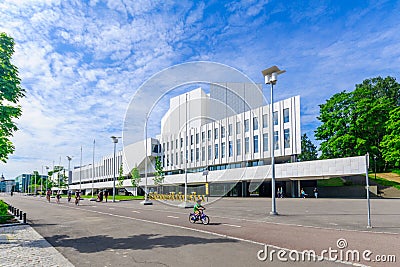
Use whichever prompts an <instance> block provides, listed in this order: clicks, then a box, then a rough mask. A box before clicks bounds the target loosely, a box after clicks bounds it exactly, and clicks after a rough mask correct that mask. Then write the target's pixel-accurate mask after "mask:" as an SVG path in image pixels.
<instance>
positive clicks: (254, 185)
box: [70, 84, 365, 196]
mask: <svg viewBox="0 0 400 267" xmlns="http://www.w3.org/2000/svg"><path fill="white" fill-rule="evenodd" d="M222 85H224V84H216V85H213V86H211V88H210V93H209V94H207V93H206V92H205V91H204V90H203V89H202V88H198V89H195V90H192V91H190V92H187V93H185V94H182V95H178V96H176V97H173V98H171V99H170V107H169V110H168V111H167V112H166V113H165V115H164V116H163V118H162V119H161V122H160V123H161V133H160V135H158V136H157V137H156V138H148V139H147V140H143V141H139V142H137V143H134V144H131V145H129V146H127V147H125V148H124V151H123V152H122V151H120V152H118V153H117V157H116V162H115V163H114V157H113V155H109V156H105V157H103V158H102V160H101V161H100V162H98V163H95V165H94V168H93V165H86V166H82V167H81V168H75V169H74V170H73V174H72V183H71V184H70V188H71V189H73V190H77V189H82V190H85V191H86V193H88V192H91V188H92V187H93V188H94V189H95V190H98V189H106V188H108V189H110V188H112V187H113V180H114V166H115V173H116V174H115V175H116V176H117V177H118V176H119V171H118V170H119V168H120V166H121V165H122V169H123V175H124V176H125V177H126V178H127V179H125V180H124V181H123V182H122V184H121V185H120V186H119V187H120V188H123V189H126V190H128V191H130V192H132V193H134V194H136V193H137V191H136V190H135V189H134V188H132V185H131V182H130V179H129V175H130V172H131V170H132V168H133V167H135V166H136V167H137V168H138V169H139V172H140V174H141V176H142V177H144V176H145V165H146V164H145V162H146V160H147V170H148V181H147V183H148V185H149V187H150V188H152V190H158V189H157V188H156V187H155V186H154V183H153V180H152V177H153V173H154V165H155V159H156V157H160V159H161V162H162V166H163V171H164V173H165V179H164V183H163V185H162V187H163V190H164V192H177V193H178V192H183V184H184V181H185V177H187V178H188V184H189V187H190V189H189V190H190V192H192V191H195V192H197V193H199V194H204V193H205V182H206V181H205V179H207V182H208V183H209V188H210V194H211V195H213V194H214V195H231V196H248V195H250V193H257V194H258V195H260V196H268V195H271V192H270V180H271V171H270V169H271V165H270V163H271V148H272V147H271V141H272V137H271V130H272V131H273V138H274V144H275V146H274V155H275V162H276V179H277V183H278V185H277V187H279V186H281V187H283V188H284V190H285V193H286V195H292V196H297V195H298V192H299V190H300V188H301V187H302V186H304V185H306V186H307V183H310V186H313V183H315V179H325V178H330V177H336V176H346V175H355V174H360V173H363V172H364V171H365V160H364V157H355V158H348V159H336V160H326V161H323V160H318V161H315V162H297V155H298V154H300V153H301V127H300V97H299V96H294V97H291V98H288V99H285V100H282V101H279V102H276V103H274V106H273V114H270V105H265V104H264V98H263V95H262V91H261V86H260V85H254V84H253V85H246V84H225V85H224V86H222ZM244 89H246V90H244ZM224 99H225V101H224ZM271 115H272V117H271ZM271 127H272V128H273V129H271ZM146 145H147V154H146ZM128 166H129V168H128ZM205 170H208V175H207V176H206V177H204V176H203V171H205ZM185 172H187V175H185ZM309 180H314V181H313V182H307V181H309ZM300 181H302V182H301V183H303V184H301V183H300ZM144 184H145V181H144V179H142V181H141V185H144Z"/></svg>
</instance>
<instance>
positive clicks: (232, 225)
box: [222, 223, 242, 228]
mask: <svg viewBox="0 0 400 267" xmlns="http://www.w3.org/2000/svg"><path fill="white" fill-rule="evenodd" d="M222 225H226V226H231V227H238V228H239V227H242V226H240V225H234V224H227V223H223V224H222Z"/></svg>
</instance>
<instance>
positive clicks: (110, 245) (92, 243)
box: [46, 234, 238, 253]
mask: <svg viewBox="0 0 400 267" xmlns="http://www.w3.org/2000/svg"><path fill="white" fill-rule="evenodd" d="M46 240H47V241H48V242H49V243H50V244H51V245H52V246H54V247H71V248H74V249H76V250H77V251H79V252H80V253H95V252H101V251H105V250H107V249H131V250H147V249H153V248H177V247H181V246H186V245H204V244H210V243H221V244H223V243H236V242H238V241H236V240H233V239H227V238H223V239H221V238H218V239H214V238H201V237H192V236H161V235H156V234H141V235H135V236H129V237H123V238H113V237H111V236H106V235H98V236H89V237H81V238H71V237H69V236H68V235H54V236H52V237H48V238H46Z"/></svg>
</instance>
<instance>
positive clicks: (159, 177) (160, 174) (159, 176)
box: [153, 157, 164, 185]
mask: <svg viewBox="0 0 400 267" xmlns="http://www.w3.org/2000/svg"><path fill="white" fill-rule="evenodd" d="M154 168H155V172H154V177H153V181H154V184H155V185H160V184H162V183H163V182H164V171H163V168H162V164H161V159H160V157H156V163H155V167H154Z"/></svg>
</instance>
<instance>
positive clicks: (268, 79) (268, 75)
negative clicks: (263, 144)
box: [261, 66, 285, 215]
mask: <svg viewBox="0 0 400 267" xmlns="http://www.w3.org/2000/svg"><path fill="white" fill-rule="evenodd" d="M284 72H285V70H280V69H279V68H278V67H277V66H272V67H270V68H268V69H265V70H263V71H262V72H261V73H262V74H263V76H264V79H265V84H270V85H271V104H270V127H269V128H270V139H271V192H272V193H271V195H272V207H271V208H272V209H271V212H270V214H271V215H278V212H277V211H276V198H275V191H276V190H275V156H274V150H275V144H274V143H275V136H274V121H273V114H274V85H275V84H276V82H277V80H278V79H277V78H278V75H279V74H282V73H284Z"/></svg>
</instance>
